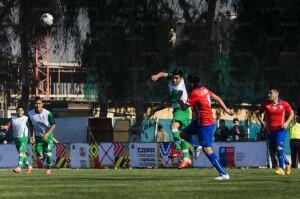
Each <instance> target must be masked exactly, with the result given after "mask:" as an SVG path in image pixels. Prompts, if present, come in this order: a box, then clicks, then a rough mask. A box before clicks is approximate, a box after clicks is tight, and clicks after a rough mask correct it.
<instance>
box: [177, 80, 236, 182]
mask: <svg viewBox="0 0 300 199" xmlns="http://www.w3.org/2000/svg"><path fill="white" fill-rule="evenodd" d="M191 84H192V86H191V87H192V88H193V90H192V91H191V93H190V97H189V99H188V103H189V105H190V106H192V108H193V111H194V113H195V115H196V117H197V118H196V119H195V120H193V121H192V122H191V123H190V124H189V125H188V126H187V127H186V128H185V129H183V131H182V132H181V137H183V138H185V139H186V140H190V138H191V136H192V135H194V134H196V135H197V136H198V139H199V143H200V145H201V146H202V147H203V151H204V153H205V155H206V157H207V158H208V159H209V161H210V162H211V163H212V165H213V166H214V167H215V168H216V169H217V171H218V172H219V176H218V177H216V178H214V179H215V180H229V178H230V177H229V175H228V174H227V173H226V171H225V170H224V169H223V167H222V166H221V164H220V162H219V160H218V158H217V156H216V154H215V153H214V151H213V149H212V140H213V134H214V129H215V120H214V117H213V112H212V108H211V100H212V99H214V100H215V101H216V102H217V103H218V104H219V105H220V106H221V107H222V108H223V109H224V111H225V112H226V113H227V114H229V115H233V112H232V111H231V110H229V109H228V108H227V107H226V105H225V103H224V102H223V100H222V99H221V98H220V97H219V96H217V95H216V94H214V93H213V92H211V91H210V90H209V89H207V88H206V87H203V86H200V79H199V78H198V77H193V78H192V79H191ZM182 108H183V109H184V108H185V107H182Z"/></svg>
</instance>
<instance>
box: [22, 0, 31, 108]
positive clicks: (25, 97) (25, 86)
mask: <svg viewBox="0 0 300 199" xmlns="http://www.w3.org/2000/svg"><path fill="white" fill-rule="evenodd" d="M27 12H28V3H27V1H25V0H20V15H19V21H20V31H21V32H20V41H21V82H22V88H21V89H22V91H21V95H22V96H21V99H20V102H19V103H20V104H21V105H23V106H24V109H25V112H27V111H28V105H29V80H28V75H29V74H28V69H29V63H30V61H29V60H30V55H29V53H30V47H29V39H28V25H27V24H28V20H27V19H28V17H27V16H26V15H27Z"/></svg>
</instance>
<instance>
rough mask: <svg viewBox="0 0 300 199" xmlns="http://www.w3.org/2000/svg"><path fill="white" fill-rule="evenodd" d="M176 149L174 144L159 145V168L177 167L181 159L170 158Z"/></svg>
mask: <svg viewBox="0 0 300 199" xmlns="http://www.w3.org/2000/svg"><path fill="white" fill-rule="evenodd" d="M174 149H175V144H174V143H168V142H164V143H160V144H159V155H158V167H161V168H163V167H177V166H178V164H179V161H180V158H169V155H170V153H171V151H172V150H174Z"/></svg>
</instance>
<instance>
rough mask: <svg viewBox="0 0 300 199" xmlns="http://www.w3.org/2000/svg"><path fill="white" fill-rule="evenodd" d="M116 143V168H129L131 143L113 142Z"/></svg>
mask: <svg viewBox="0 0 300 199" xmlns="http://www.w3.org/2000/svg"><path fill="white" fill-rule="evenodd" d="M113 145H114V156H115V160H114V168H116V169H117V168H128V167H129V166H130V165H129V163H130V158H129V144H128V143H120V142H116V143H113Z"/></svg>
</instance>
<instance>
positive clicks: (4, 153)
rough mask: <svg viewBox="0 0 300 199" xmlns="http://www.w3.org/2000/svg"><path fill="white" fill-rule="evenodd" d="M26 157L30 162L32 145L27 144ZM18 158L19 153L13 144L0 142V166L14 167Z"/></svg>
mask: <svg viewBox="0 0 300 199" xmlns="http://www.w3.org/2000/svg"><path fill="white" fill-rule="evenodd" d="M27 151H28V152H27V153H26V154H27V157H28V161H29V162H30V164H32V146H31V144H29V145H27ZM18 160H19V153H18V151H17V149H16V146H15V145H14V144H0V167H2V168H12V167H16V166H17V164H18Z"/></svg>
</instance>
